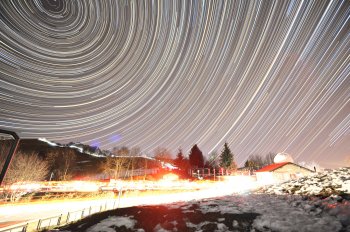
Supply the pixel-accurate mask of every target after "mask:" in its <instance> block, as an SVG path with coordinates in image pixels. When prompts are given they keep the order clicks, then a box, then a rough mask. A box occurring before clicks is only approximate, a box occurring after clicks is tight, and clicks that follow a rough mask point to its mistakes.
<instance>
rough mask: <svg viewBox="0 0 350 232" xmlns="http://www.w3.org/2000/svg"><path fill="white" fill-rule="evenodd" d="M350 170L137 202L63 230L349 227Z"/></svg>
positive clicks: (319, 229)
mask: <svg viewBox="0 0 350 232" xmlns="http://www.w3.org/2000/svg"><path fill="white" fill-rule="evenodd" d="M349 180H350V168H342V169H338V170H332V171H326V172H322V173H318V174H316V175H314V176H310V177H305V178H303V179H299V180H297V181H290V182H287V183H283V184H280V185H275V186H269V187H266V188H264V189H260V190H259V191H258V192H257V193H252V194H231V195H229V196H221V197H216V198H208V199H202V200H192V201H189V202H177V203H172V204H166V205H153V206H135V207H129V208H123V209H117V210H112V211H107V212H104V213H101V214H97V215H93V216H92V217H88V218H85V219H83V220H81V221H79V222H77V223H75V224H72V225H68V226H66V227H64V228H61V229H60V230H61V231H89V232H96V231H101V232H102V231H106V232H112V231H163V232H165V231H298V232H303V231H321V232H322V231H325V232H326V231H327V232H328V231H350V199H349V193H350V188H349Z"/></svg>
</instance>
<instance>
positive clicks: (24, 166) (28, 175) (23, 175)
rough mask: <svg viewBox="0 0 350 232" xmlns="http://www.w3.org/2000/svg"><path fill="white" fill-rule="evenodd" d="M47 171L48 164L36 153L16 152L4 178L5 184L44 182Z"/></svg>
mask: <svg viewBox="0 0 350 232" xmlns="http://www.w3.org/2000/svg"><path fill="white" fill-rule="evenodd" d="M48 171H49V165H48V162H47V161H45V160H43V159H41V158H40V157H39V156H38V154H37V153H30V154H27V153H24V152H21V151H20V152H17V154H16V156H15V157H14V158H13V160H12V162H11V165H10V168H9V170H8V172H7V174H6V177H5V183H6V184H12V183H15V182H25V181H40V180H44V179H45V177H46V176H47V174H48Z"/></svg>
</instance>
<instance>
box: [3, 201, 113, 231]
mask: <svg viewBox="0 0 350 232" xmlns="http://www.w3.org/2000/svg"><path fill="white" fill-rule="evenodd" d="M119 201H120V195H119V197H118V199H115V200H114V201H113V202H108V201H106V203H105V204H102V205H95V206H90V207H89V208H84V209H82V210H76V211H72V212H68V213H66V214H60V215H58V216H53V217H48V218H42V219H39V220H32V221H27V222H24V223H19V224H16V225H12V226H8V227H5V228H0V232H30V231H41V230H44V229H48V228H54V227H57V226H63V225H66V224H69V223H72V222H75V221H78V220H80V219H82V218H84V217H87V216H90V215H92V214H95V213H99V212H103V211H107V210H111V209H116V208H118V206H119Z"/></svg>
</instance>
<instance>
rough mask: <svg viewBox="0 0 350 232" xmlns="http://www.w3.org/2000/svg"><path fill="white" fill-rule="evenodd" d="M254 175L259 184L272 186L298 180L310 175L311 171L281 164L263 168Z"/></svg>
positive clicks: (292, 164)
mask: <svg viewBox="0 0 350 232" xmlns="http://www.w3.org/2000/svg"><path fill="white" fill-rule="evenodd" d="M255 173H256V178H257V181H258V182H259V183H261V184H273V183H280V182H284V181H288V180H294V179H298V178H300V177H303V176H307V175H310V174H312V173H313V171H312V170H310V169H308V168H304V167H302V166H300V165H297V164H295V163H292V162H282V163H274V164H270V165H268V166H265V167H263V168H261V169H259V170H257V171H256V172H255Z"/></svg>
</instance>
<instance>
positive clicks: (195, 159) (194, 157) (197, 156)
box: [188, 144, 204, 168]
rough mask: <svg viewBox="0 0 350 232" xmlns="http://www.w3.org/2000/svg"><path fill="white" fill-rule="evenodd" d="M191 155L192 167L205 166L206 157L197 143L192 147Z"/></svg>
mask: <svg viewBox="0 0 350 232" xmlns="http://www.w3.org/2000/svg"><path fill="white" fill-rule="evenodd" d="M188 157H189V161H190V165H191V167H192V168H203V167H204V157H203V153H202V152H201V150H199V148H198V146H197V144H195V145H194V146H193V147H192V148H191V152H190V155H189V156H188Z"/></svg>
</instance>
